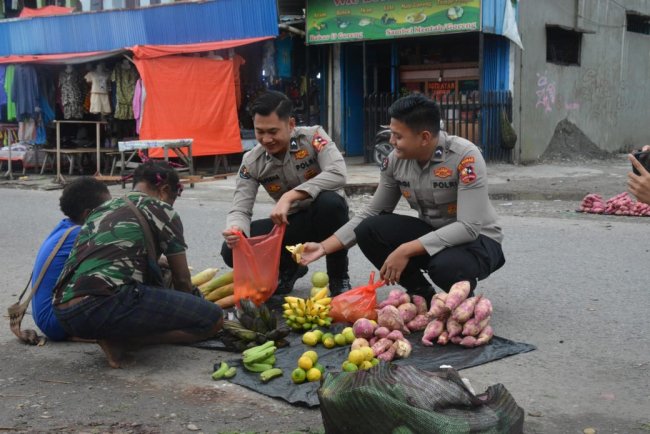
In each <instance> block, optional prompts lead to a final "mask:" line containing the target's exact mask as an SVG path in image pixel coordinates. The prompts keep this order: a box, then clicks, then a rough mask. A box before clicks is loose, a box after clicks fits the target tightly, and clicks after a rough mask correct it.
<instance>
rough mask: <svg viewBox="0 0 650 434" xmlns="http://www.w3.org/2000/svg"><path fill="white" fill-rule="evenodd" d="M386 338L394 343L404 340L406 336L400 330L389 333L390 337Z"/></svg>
mask: <svg viewBox="0 0 650 434" xmlns="http://www.w3.org/2000/svg"><path fill="white" fill-rule="evenodd" d="M386 338H387V339H390V340H391V341H393V342H394V341H398V340H400V339H404V335H403V334H402V332H401V331H399V330H393V331H392V332H390V333H388V336H386Z"/></svg>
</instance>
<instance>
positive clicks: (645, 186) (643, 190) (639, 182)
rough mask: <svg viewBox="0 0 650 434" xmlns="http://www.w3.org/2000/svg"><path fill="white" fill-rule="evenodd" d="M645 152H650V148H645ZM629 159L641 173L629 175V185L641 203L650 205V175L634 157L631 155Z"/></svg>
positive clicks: (631, 191)
mask: <svg viewBox="0 0 650 434" xmlns="http://www.w3.org/2000/svg"><path fill="white" fill-rule="evenodd" d="M643 151H650V146H644V147H643ZM628 159H629V160H630V162H631V163H632V165H633V166H634V167H635V168H636V170H638V171H639V175H637V174H635V173H633V172H630V173H628V174H627V178H628V181H627V185H628V188H629V190H630V193H632V194H633V195H634V196H635V197H636V198H637V200H638V201H639V202H643V203H647V204H649V205H650V173H648V171H647V170H646V168H645V167H643V164H641V163H640V162H639V160H637V159H636V158H634V156H633V155H629V156H628Z"/></svg>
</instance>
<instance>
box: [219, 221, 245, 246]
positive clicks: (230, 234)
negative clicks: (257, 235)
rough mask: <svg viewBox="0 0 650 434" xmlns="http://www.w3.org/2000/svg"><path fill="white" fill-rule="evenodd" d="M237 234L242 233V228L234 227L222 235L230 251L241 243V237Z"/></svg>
mask: <svg viewBox="0 0 650 434" xmlns="http://www.w3.org/2000/svg"><path fill="white" fill-rule="evenodd" d="M235 232H241V228H240V227H239V226H232V227H230V228H228V229H226V230H225V231H223V232H222V233H221V235H223V239H224V240H225V241H226V245H227V246H228V248H230V249H232V248H233V247H235V244H237V242H238V241H239V236H238V235H237V234H235Z"/></svg>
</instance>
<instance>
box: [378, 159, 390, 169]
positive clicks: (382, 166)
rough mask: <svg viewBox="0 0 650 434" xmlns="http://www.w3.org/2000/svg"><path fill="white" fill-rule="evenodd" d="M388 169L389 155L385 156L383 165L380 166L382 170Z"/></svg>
mask: <svg viewBox="0 0 650 434" xmlns="http://www.w3.org/2000/svg"><path fill="white" fill-rule="evenodd" d="M386 169H388V157H384V159H383V160H382V161H381V166H380V167H379V170H381V171H382V172H383V171H385V170H386Z"/></svg>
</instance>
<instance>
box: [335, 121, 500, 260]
mask: <svg viewBox="0 0 650 434" xmlns="http://www.w3.org/2000/svg"><path fill="white" fill-rule="evenodd" d="M400 197H404V198H405V199H406V201H407V202H408V203H409V205H410V206H411V208H412V209H414V210H416V211H417V212H418V217H419V218H420V219H421V220H423V221H425V222H427V223H429V224H430V225H431V226H433V228H434V230H433V231H432V232H429V233H428V234H425V235H424V236H422V237H420V238H419V240H420V242H421V243H422V245H423V246H424V248H425V249H426V251H427V253H428V254H429V255H430V256H433V255H435V254H436V253H438V252H440V251H441V250H443V249H444V248H446V247H451V246H456V245H459V244H464V243H468V242H471V241H473V240H475V239H476V238H478V236H479V235H480V234H483V235H485V236H487V237H490V238H492V239H493V240H495V241H497V242H499V243H501V241H502V240H503V235H502V233H501V228H500V227H499V226H498V224H497V214H496V211H495V210H494V208H493V207H492V204H491V203H490V199H489V198H488V180H487V168H486V165H485V160H484V159H483V156H482V155H481V152H480V150H479V149H478V148H477V147H476V146H475V145H474V144H473V143H471V142H469V141H467V140H465V139H463V138H460V137H457V136H448V135H447V134H446V133H445V132H443V131H441V132H440V134H439V140H438V145H437V146H436V149H435V151H434V153H433V155H432V156H431V160H430V161H428V162H427V164H426V165H425V166H424V167H421V166H420V164H419V163H418V162H417V161H416V160H400V159H398V158H397V157H396V156H395V152H391V153H390V154H389V155H388V157H386V158H385V159H384V162H383V163H382V167H381V175H380V179H379V185H378V187H377V191H376V192H375V194H374V196H373V198H372V201H371V203H370V204H369V205H368V206H367V207H366V208H365V209H364V210H363V211H361V212H360V213H358V214H357V215H356V216H355V217H354V218H352V219H351V220H350V221H349V222H348V223H347V224H346V225H344V226H343V227H341V228H340V229H339V230H338V231H336V233H335V234H334V235H335V236H336V238H338V239H339V241H341V243H343V245H345V246H346V247H348V248H349V247H350V246H352V245H353V244H354V243H355V242H356V237H355V234H354V228H355V227H357V225H358V224H359V223H361V221H363V220H364V219H365V218H367V217H370V216H374V215H378V214H380V213H382V212H393V210H394V209H395V206H396V205H397V202H398V201H399V199H400ZM395 230H399V228H395Z"/></svg>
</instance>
